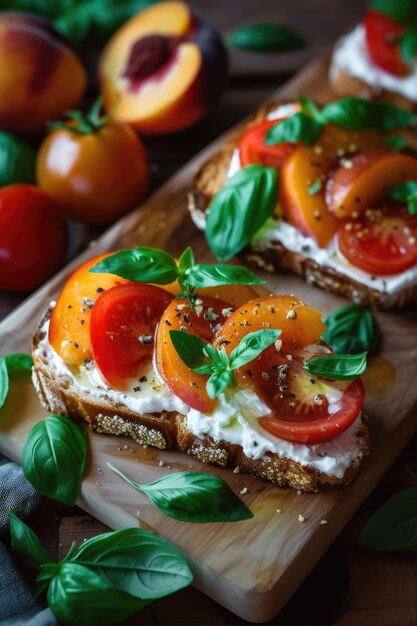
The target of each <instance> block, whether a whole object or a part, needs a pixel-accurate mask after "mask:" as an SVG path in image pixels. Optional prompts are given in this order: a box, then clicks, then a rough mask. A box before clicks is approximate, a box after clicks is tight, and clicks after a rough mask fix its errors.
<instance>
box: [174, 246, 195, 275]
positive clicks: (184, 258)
mask: <svg viewBox="0 0 417 626" xmlns="http://www.w3.org/2000/svg"><path fill="white" fill-rule="evenodd" d="M193 265H195V259H194V254H193V251H192V249H191V248H190V246H188V248H186V249H185V250H184V252H183V253H182V254H181V256H180V258H179V259H178V270H179V273H180V274H181V273H183V272H185V271H186V270H187V269H189V268H191V267H193Z"/></svg>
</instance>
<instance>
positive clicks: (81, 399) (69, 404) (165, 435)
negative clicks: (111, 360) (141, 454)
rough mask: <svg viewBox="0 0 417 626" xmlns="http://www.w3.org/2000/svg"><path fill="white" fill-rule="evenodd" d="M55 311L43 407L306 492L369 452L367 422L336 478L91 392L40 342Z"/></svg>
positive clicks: (38, 379)
mask: <svg viewBox="0 0 417 626" xmlns="http://www.w3.org/2000/svg"><path fill="white" fill-rule="evenodd" d="M50 314H51V309H49V310H48V311H47V312H46V314H45V315H44V317H43V318H42V320H41V322H40V324H39V327H38V329H37V331H36V333H35V335H34V337H33V341H32V353H33V362H34V365H33V371H32V379H33V383H34V386H35V389H36V392H37V394H38V396H39V399H40V401H41V403H42V405H43V407H44V408H45V409H46V410H47V411H49V412H52V413H59V414H61V415H66V416H68V417H71V418H72V419H75V420H80V421H81V420H83V421H85V422H87V424H88V426H89V428H90V429H91V430H93V431H96V432H98V433H102V434H110V435H119V436H124V437H132V438H133V439H134V440H135V441H137V442H138V443H140V444H146V445H150V446H153V447H156V448H159V449H161V450H172V449H178V448H179V449H180V450H182V451H183V452H185V453H187V454H189V455H191V456H195V457H196V458H197V459H199V460H200V461H202V462H204V463H211V464H214V465H218V466H220V467H230V468H236V467H239V471H240V472H241V473H244V474H251V475H253V476H256V478H260V479H262V480H266V481H269V482H272V483H274V484H275V485H277V486H279V487H292V488H293V489H301V490H302V491H306V492H314V491H317V490H318V489H319V487H320V486H322V485H325V484H330V485H348V484H349V483H350V482H352V480H353V479H354V478H355V476H356V474H357V473H358V471H359V467H360V465H361V462H362V460H363V459H364V457H365V456H366V455H367V454H368V453H369V436H368V430H367V428H366V426H365V424H364V423H362V424H361V426H360V427H359V429H358V432H357V438H358V456H357V458H356V459H355V460H354V461H353V462H352V463H351V465H350V466H349V467H348V468H347V469H346V472H345V474H344V476H343V477H342V478H337V477H335V476H329V475H327V474H325V473H323V472H320V471H318V470H316V469H315V468H313V467H309V466H305V465H301V464H300V463H297V462H295V461H293V460H291V459H288V458H280V457H279V456H278V455H276V454H273V453H268V454H266V456H265V457H264V458H263V459H251V458H249V457H247V456H246V455H245V454H244V452H243V448H242V446H240V445H236V444H230V443H228V442H226V441H215V440H214V439H212V438H211V437H209V436H206V437H204V438H203V439H202V438H200V437H197V436H196V435H194V433H192V432H191V431H190V430H189V429H188V428H187V418H186V416H185V415H182V414H180V413H176V412H166V411H164V412H162V413H155V414H150V413H146V414H138V413H135V412H134V411H132V410H129V409H128V408H127V407H126V406H124V405H122V404H119V405H116V404H114V402H113V403H112V402H111V401H110V399H109V400H106V399H105V397H103V400H100V401H99V400H97V398H92V397H91V396H89V395H88V394H87V393H85V392H82V391H81V390H80V389H79V388H77V387H75V386H74V385H73V382H72V380H71V378H70V377H69V376H66V375H63V374H59V373H58V372H56V371H55V370H54V368H53V367H52V365H51V363H49V362H48V360H47V358H46V356H45V355H44V354H43V353H42V350H41V342H42V341H43V340H44V338H45V331H44V330H43V327H44V324H45V322H46V321H47V320H48V319H49V317H50Z"/></svg>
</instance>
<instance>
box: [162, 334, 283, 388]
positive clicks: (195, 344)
mask: <svg viewBox="0 0 417 626" xmlns="http://www.w3.org/2000/svg"><path fill="white" fill-rule="evenodd" d="M280 334H281V331H280V330H275V329H273V328H269V329H265V330H257V331H255V332H253V333H248V334H247V335H246V336H245V337H243V339H241V341H240V342H239V344H238V345H237V346H236V348H234V349H233V350H232V352H231V353H230V355H228V354H227V352H226V350H225V349H224V347H223V348H220V349H216V348H213V346H212V345H210V344H209V343H206V342H205V341H203V340H202V339H200V337H197V336H196V335H192V334H191V333H187V332H183V331H181V330H170V331H169V336H170V338H171V341H172V344H173V346H174V348H175V350H176V351H177V353H178V356H179V357H180V359H181V360H182V361H183V362H184V363H185V365H186V366H187V367H189V368H190V369H191V370H193V372H197V373H199V374H209V375H210V378H209V379H208V380H207V383H206V389H207V393H208V395H209V396H210V398H217V396H219V395H220V394H221V393H222V392H223V391H224V390H225V389H226V388H227V387H230V385H233V384H234V376H233V371H234V370H236V369H238V368H239V367H242V366H243V365H246V363H249V362H250V361H253V359H255V358H256V357H257V356H259V355H260V354H261V352H263V351H264V350H265V349H266V348H268V347H269V346H270V345H272V344H273V343H274V342H275V341H276V340H277V339H278V337H279V336H280Z"/></svg>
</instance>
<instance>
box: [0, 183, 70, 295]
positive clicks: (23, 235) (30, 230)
mask: <svg viewBox="0 0 417 626" xmlns="http://www.w3.org/2000/svg"><path fill="white" fill-rule="evenodd" d="M66 250H67V225H66V222H65V219H64V218H63V216H62V214H61V213H60V211H59V208H58V206H57V205H56V203H55V202H54V201H53V200H51V198H49V197H48V196H47V195H46V194H45V193H44V192H43V191H41V190H40V189H37V188H36V187H32V186H31V185H9V186H8V187H3V189H0V289H8V290H11V291H25V290H27V289H34V288H35V287H38V286H39V285H41V284H42V283H44V282H45V281H46V280H47V279H48V278H50V277H51V276H52V275H53V274H54V273H55V272H56V271H57V270H58V269H59V268H60V266H61V264H62V263H63V261H64V259H65V255H66Z"/></svg>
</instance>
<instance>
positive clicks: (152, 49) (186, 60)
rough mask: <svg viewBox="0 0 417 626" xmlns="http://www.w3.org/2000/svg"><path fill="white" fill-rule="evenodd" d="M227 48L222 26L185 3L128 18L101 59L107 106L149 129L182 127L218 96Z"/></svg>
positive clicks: (145, 130)
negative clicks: (218, 31)
mask: <svg viewBox="0 0 417 626" xmlns="http://www.w3.org/2000/svg"><path fill="white" fill-rule="evenodd" d="M227 66H228V63H227V53H226V50H225V48H224V46H223V43H222V40H221V38H220V36H219V34H218V33H217V31H216V30H215V29H214V28H213V27H212V26H211V25H210V24H209V23H208V22H207V20H206V19H205V18H204V17H203V15H202V14H201V13H200V12H198V11H196V9H194V8H191V7H189V6H188V5H187V4H185V3H184V2H180V1H174V0H173V1H169V2H160V3H158V4H155V5H153V6H151V7H150V8H148V9H146V10H145V11H142V12H141V13H139V14H138V15H136V16H135V17H133V18H132V19H131V20H130V21H129V22H127V23H126V24H125V25H124V26H123V27H122V28H121V29H120V30H119V31H118V32H117V33H116V34H115V35H114V36H113V38H112V39H111V41H110V42H109V43H108V45H107V47H106V48H105V50H104V52H103V54H102V57H101V60H100V68H99V73H100V83H101V87H102V92H103V95H104V102H105V107H106V108H107V109H111V110H112V115H113V117H114V118H115V119H116V120H119V121H123V122H128V123H129V124H131V125H132V126H134V127H135V128H137V129H138V130H139V131H140V132H141V133H144V134H150V135H153V134H164V133H171V132H175V131H178V130H181V129H183V128H185V127H187V126H190V125H191V124H193V123H194V122H196V121H197V120H199V119H200V118H201V117H202V116H203V115H204V114H205V113H206V112H207V111H208V109H209V108H210V107H211V106H212V105H213V103H214V102H215V101H216V100H217V99H218V97H219V96H220V93H221V91H222V89H223V87H224V85H225V82H226V78H227Z"/></svg>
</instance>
